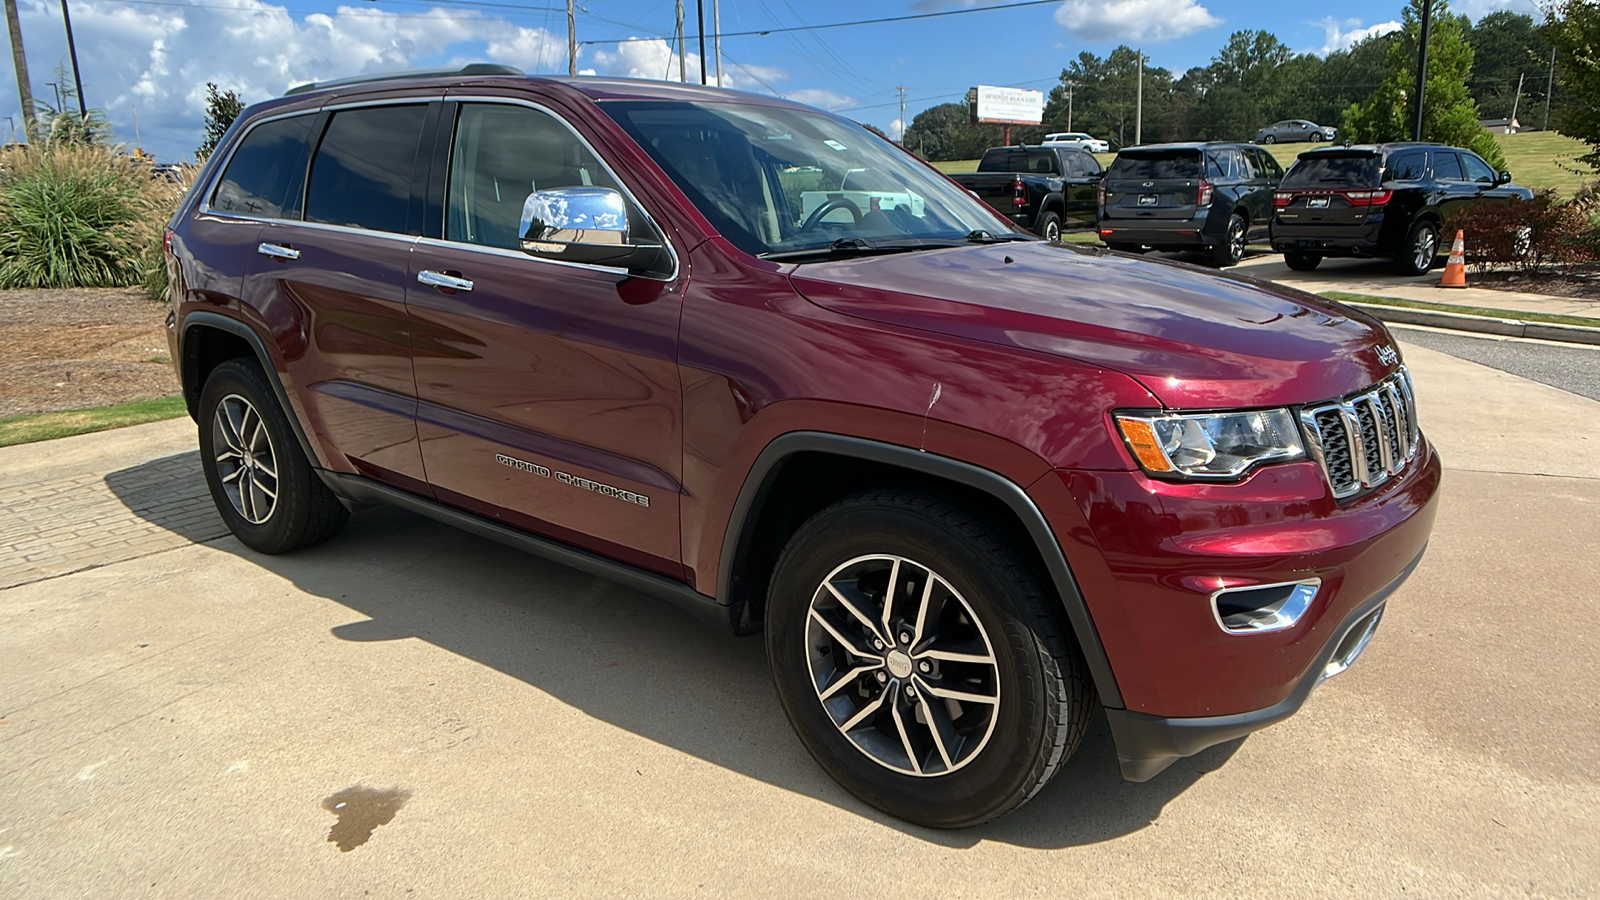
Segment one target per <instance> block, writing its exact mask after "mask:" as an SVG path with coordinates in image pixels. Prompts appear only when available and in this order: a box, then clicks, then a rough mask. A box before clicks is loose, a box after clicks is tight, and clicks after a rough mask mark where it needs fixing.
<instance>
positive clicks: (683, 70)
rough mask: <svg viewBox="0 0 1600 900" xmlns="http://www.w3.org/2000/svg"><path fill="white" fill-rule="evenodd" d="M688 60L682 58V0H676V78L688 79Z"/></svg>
mask: <svg viewBox="0 0 1600 900" xmlns="http://www.w3.org/2000/svg"><path fill="white" fill-rule="evenodd" d="M688 65H689V63H688V61H687V60H685V59H684V58H683V0H678V80H679V81H681V82H683V83H685V84H687V83H688V81H689V70H688V68H687V67H688Z"/></svg>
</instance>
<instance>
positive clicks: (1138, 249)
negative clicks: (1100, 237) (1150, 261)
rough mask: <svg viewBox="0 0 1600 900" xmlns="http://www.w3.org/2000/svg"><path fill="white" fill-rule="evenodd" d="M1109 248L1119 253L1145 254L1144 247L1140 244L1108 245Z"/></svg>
mask: <svg viewBox="0 0 1600 900" xmlns="http://www.w3.org/2000/svg"><path fill="white" fill-rule="evenodd" d="M1106 247H1107V248H1109V249H1112V250H1115V251H1117V252H1118V253H1143V252H1144V247H1143V245H1140V244H1107V245H1106Z"/></svg>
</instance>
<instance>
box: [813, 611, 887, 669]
mask: <svg viewBox="0 0 1600 900" xmlns="http://www.w3.org/2000/svg"><path fill="white" fill-rule="evenodd" d="M811 618H813V619H815V620H816V622H817V624H818V625H821V626H822V629H823V630H824V631H826V632H828V634H831V635H833V639H834V640H836V641H838V642H839V643H841V644H843V645H844V646H845V648H846V649H848V650H849V651H850V652H851V653H854V654H855V655H856V656H859V657H862V658H864V659H871V660H876V661H877V662H878V663H880V664H881V663H882V662H883V657H882V656H879V655H878V654H877V653H876V652H874V651H873V649H872V647H870V646H868V645H867V643H866V641H865V639H864V638H861V637H859V636H849V635H846V633H845V629H843V628H840V627H839V625H838V624H837V623H834V622H831V621H829V620H828V617H827V616H826V615H824V614H823V612H822V610H819V609H816V608H815V607H813V608H812V610H811Z"/></svg>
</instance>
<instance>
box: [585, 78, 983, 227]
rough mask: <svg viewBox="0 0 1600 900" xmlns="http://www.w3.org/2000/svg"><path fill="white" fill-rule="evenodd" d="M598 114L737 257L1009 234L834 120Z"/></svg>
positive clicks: (783, 115) (752, 112)
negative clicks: (643, 154) (647, 158)
mask: <svg viewBox="0 0 1600 900" xmlns="http://www.w3.org/2000/svg"><path fill="white" fill-rule="evenodd" d="M601 108H603V109H604V110H605V111H606V112H607V113H608V114H609V115H610V116H611V117H612V118H613V119H615V120H616V121H617V123H618V124H619V125H621V126H622V127H623V129H625V130H626V131H627V132H628V133H629V134H630V135H632V136H633V139H634V140H636V141H638V142H639V145H640V146H641V147H643V148H644V149H645V150H646V151H647V152H648V153H649V154H650V155H651V157H653V158H654V159H655V161H656V162H657V163H658V164H660V166H661V168H662V169H663V170H665V171H666V173H667V175H668V176H670V177H671V178H672V180H673V181H674V182H676V183H677V185H678V187H679V188H681V189H682V190H683V192H684V193H685V194H686V195H688V197H689V199H690V200H691V201H693V203H694V205H695V207H696V208H697V209H699V210H700V212H701V214H703V215H704V216H705V217H706V218H707V219H709V220H710V221H711V224H712V225H714V226H716V228H717V230H718V231H719V232H721V233H722V235H723V237H725V238H727V239H728V240H729V241H731V242H732V243H733V244H734V245H735V246H737V247H738V248H739V249H741V250H743V251H745V252H746V253H750V254H753V255H761V254H773V253H788V252H793V251H803V250H811V249H826V248H829V247H832V246H835V245H837V244H839V242H841V241H843V242H858V243H861V245H862V246H875V245H880V244H883V243H885V242H888V243H899V244H904V243H905V242H915V241H929V240H933V241H961V240H965V239H967V238H968V237H969V236H971V235H973V234H974V232H988V233H989V234H991V235H994V236H1002V235H1009V234H1013V233H1015V229H1014V228H1013V227H1012V226H1011V225H1010V224H1009V223H1008V222H1006V221H1005V220H1003V219H1001V218H999V217H998V216H996V215H995V214H994V213H993V212H991V211H990V210H989V209H988V207H986V206H984V205H983V204H982V203H981V202H979V201H978V200H976V199H974V198H973V197H972V196H971V195H970V194H968V193H967V192H965V191H963V190H962V189H961V188H960V187H958V186H957V185H956V184H955V183H953V182H951V181H949V180H948V179H945V178H943V177H941V176H940V175H939V174H938V173H937V172H935V171H933V170H931V169H929V168H928V167H927V166H925V165H923V164H922V163H920V162H918V161H917V160H916V159H914V158H912V157H910V156H908V155H907V154H906V153H904V152H903V151H901V150H899V149H898V148H896V147H894V146H893V145H891V144H889V143H887V142H885V141H884V140H883V139H882V138H879V137H877V136H876V135H874V134H872V133H871V132H869V131H867V130H866V129H865V128H862V127H860V126H859V125H856V124H855V123H853V122H850V121H847V120H845V119H841V118H839V117H837V116H831V115H828V114H827V113H823V112H815V111H810V110H799V109H790V108H786V107H773V106H758V105H753V104H752V105H745V104H734V103H687V102H681V101H632V100H630V101H609V102H606V103H602V104H601Z"/></svg>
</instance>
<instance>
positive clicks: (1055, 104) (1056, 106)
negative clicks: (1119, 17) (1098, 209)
mask: <svg viewBox="0 0 1600 900" xmlns="http://www.w3.org/2000/svg"><path fill="white" fill-rule="evenodd" d="M1068 82H1070V83H1071V84H1072V86H1073V88H1072V91H1073V96H1072V99H1073V115H1072V127H1073V129H1074V130H1076V131H1084V132H1088V133H1089V134H1092V135H1094V136H1096V137H1100V138H1104V139H1106V140H1109V141H1111V142H1112V144H1113V145H1116V146H1123V145H1127V144H1131V143H1133V140H1134V136H1135V134H1136V133H1137V132H1138V128H1137V126H1136V123H1137V108H1138V91H1139V55H1138V52H1137V51H1135V50H1134V49H1133V48H1132V47H1128V46H1121V47H1117V48H1116V49H1115V50H1112V51H1111V54H1110V55H1109V56H1107V57H1105V58H1104V59H1102V58H1100V57H1098V56H1095V55H1094V54H1093V53H1089V52H1083V53H1079V54H1078V58H1077V59H1075V60H1073V61H1072V62H1071V63H1069V64H1068V65H1067V67H1066V68H1065V69H1063V70H1061V83H1060V84H1059V85H1057V86H1056V87H1055V88H1054V89H1052V90H1051V91H1050V97H1049V99H1048V100H1047V101H1046V103H1045V107H1044V120H1045V122H1047V123H1051V124H1053V125H1056V126H1061V127H1062V128H1064V127H1065V125H1066V121H1067V84H1068ZM1172 84H1173V81H1172V73H1171V72H1169V71H1168V70H1166V69H1161V68H1156V67H1154V66H1151V65H1150V60H1149V59H1146V60H1145V65H1144V128H1143V135H1142V138H1143V140H1144V141H1146V142H1153V141H1161V140H1168V139H1170V138H1171V137H1172V136H1173V125H1174V116H1173V92H1172ZM1052 130H1054V129H1052Z"/></svg>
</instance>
